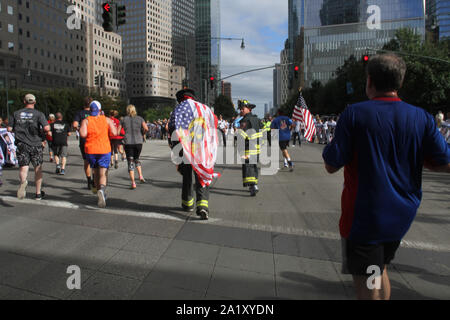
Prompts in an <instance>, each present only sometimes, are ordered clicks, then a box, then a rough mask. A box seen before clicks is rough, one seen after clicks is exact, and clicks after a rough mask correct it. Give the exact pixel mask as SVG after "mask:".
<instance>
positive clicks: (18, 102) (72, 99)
mask: <svg viewBox="0 0 450 320" xmlns="http://www.w3.org/2000/svg"><path fill="white" fill-rule="evenodd" d="M27 93H31V94H34V95H35V96H36V109H37V110H39V111H42V112H43V113H44V114H45V115H46V116H48V115H49V114H50V113H53V114H55V113H56V112H61V113H62V114H63V115H64V119H65V120H66V121H68V122H71V121H72V120H73V117H74V115H75V113H76V112H77V111H78V110H80V109H81V108H82V106H83V104H84V97H85V95H84V94H83V93H82V92H80V91H78V90H75V89H48V90H45V91H36V90H24V89H10V90H8V99H9V100H14V104H13V105H11V106H10V109H9V111H10V114H12V113H13V112H14V111H17V110H20V109H21V108H22V107H23V105H24V104H23V98H24V97H25V95H26V94H27ZM92 98H93V99H94V100H98V101H99V102H100V103H101V104H102V109H103V110H104V111H105V112H108V111H109V110H111V109H114V110H118V111H119V112H120V113H121V114H122V115H124V114H125V109H126V102H125V101H123V100H120V99H113V98H111V97H109V96H99V95H92ZM0 106H1V116H2V117H6V114H7V110H6V90H1V91H0Z"/></svg>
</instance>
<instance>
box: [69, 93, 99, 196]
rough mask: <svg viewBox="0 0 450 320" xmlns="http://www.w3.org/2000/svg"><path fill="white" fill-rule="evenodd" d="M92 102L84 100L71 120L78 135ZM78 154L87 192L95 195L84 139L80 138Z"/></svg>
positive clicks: (87, 99) (87, 98) (89, 98)
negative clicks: (82, 166)
mask: <svg viewBox="0 0 450 320" xmlns="http://www.w3.org/2000/svg"><path fill="white" fill-rule="evenodd" d="M91 102H92V98H91V97H86V98H85V99H84V106H83V109H82V110H80V111H78V112H77V113H76V114H75V117H74V119H73V124H72V127H73V128H74V129H75V130H77V132H78V135H79V130H80V125H81V122H82V121H83V120H84V119H86V118H87V117H89V114H90V108H89V105H90V103H91ZM79 140H80V152H81V156H82V157H83V160H84V173H85V175H86V180H87V188H88V190H92V192H94V193H97V190H95V188H94V183H93V181H94V179H93V177H92V172H91V167H90V166H89V161H88V160H87V158H86V154H85V152H84V146H85V143H86V139H84V138H82V137H81V136H80V139H79Z"/></svg>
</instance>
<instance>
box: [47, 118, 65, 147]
mask: <svg viewBox="0 0 450 320" xmlns="http://www.w3.org/2000/svg"><path fill="white" fill-rule="evenodd" d="M50 126H51V128H52V138H53V142H52V144H53V145H54V146H67V136H68V133H69V125H68V124H67V123H65V122H63V121H61V120H56V121H55V122H54V123H52V124H51V125H50Z"/></svg>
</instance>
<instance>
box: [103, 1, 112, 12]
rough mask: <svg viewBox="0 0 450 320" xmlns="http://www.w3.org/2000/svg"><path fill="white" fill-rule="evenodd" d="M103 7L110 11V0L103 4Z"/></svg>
mask: <svg viewBox="0 0 450 320" xmlns="http://www.w3.org/2000/svg"><path fill="white" fill-rule="evenodd" d="M103 9H105V11H109V10H110V9H111V6H110V5H109V3H108V2H106V3H104V4H103Z"/></svg>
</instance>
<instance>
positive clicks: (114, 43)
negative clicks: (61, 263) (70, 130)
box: [70, 0, 127, 97]
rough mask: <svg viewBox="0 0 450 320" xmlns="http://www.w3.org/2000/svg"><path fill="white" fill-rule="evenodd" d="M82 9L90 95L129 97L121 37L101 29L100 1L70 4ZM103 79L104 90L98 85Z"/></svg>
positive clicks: (87, 0) (73, 1) (89, 0)
mask: <svg viewBox="0 0 450 320" xmlns="http://www.w3.org/2000/svg"><path fill="white" fill-rule="evenodd" d="M70 2H71V3H73V4H75V5H76V6H77V8H78V9H79V14H80V18H81V20H82V21H83V22H84V24H85V25H86V30H85V36H86V47H87V51H86V52H87V61H86V76H87V86H88V87H89V88H90V90H91V91H94V92H95V91H97V92H98V93H101V94H106V95H110V96H113V97H116V96H122V97H125V96H126V93H127V92H126V84H125V75H124V73H125V72H124V71H125V68H124V64H123V59H122V37H121V36H120V35H119V34H117V33H114V32H105V31H104V30H103V27H102V23H103V19H102V13H103V8H102V4H103V3H104V1H100V0H71V1H70ZM99 76H102V77H104V86H103V87H101V86H100V83H99V85H95V78H96V77H99Z"/></svg>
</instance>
